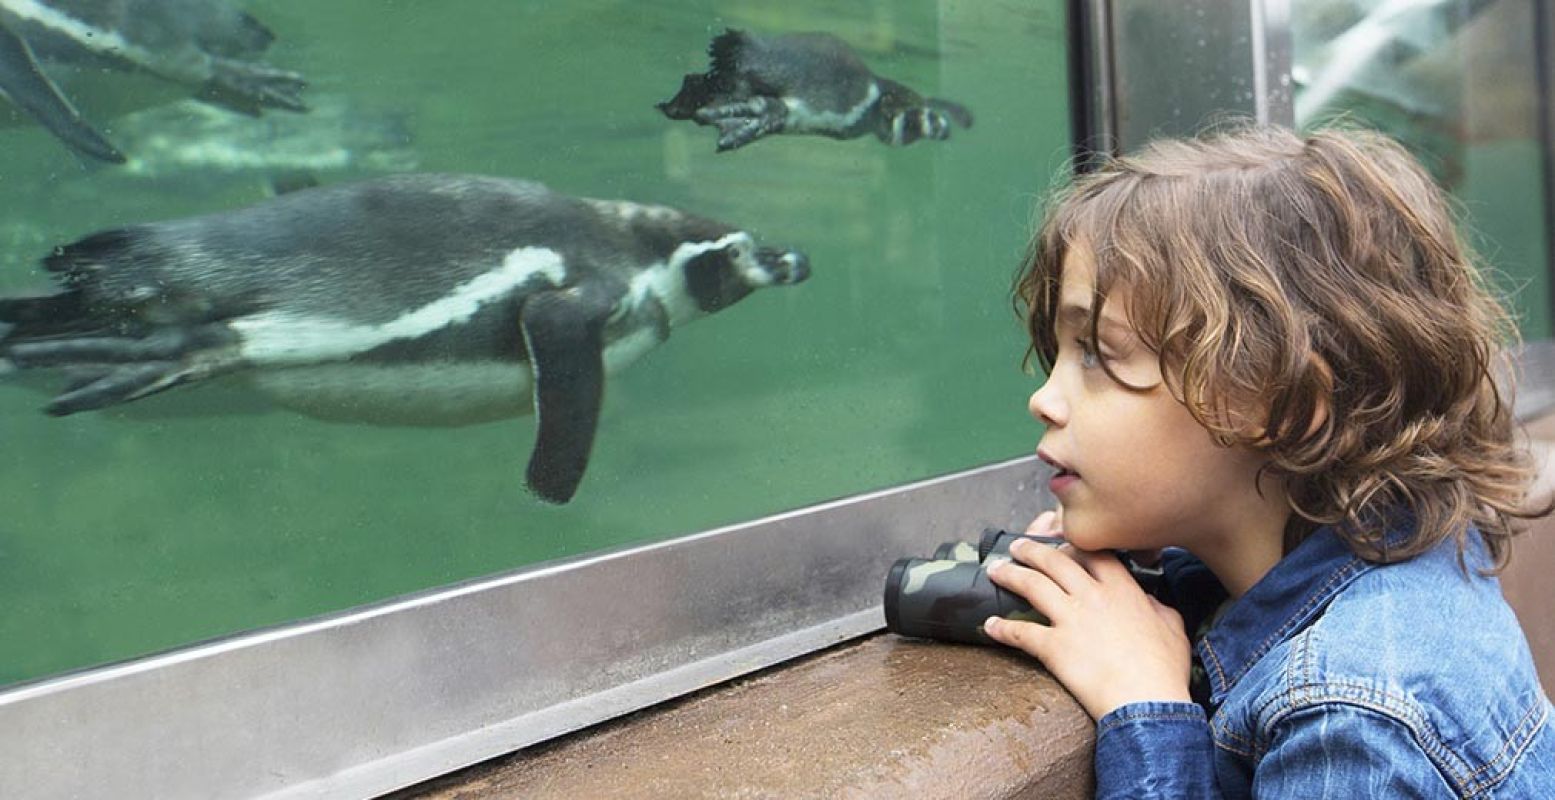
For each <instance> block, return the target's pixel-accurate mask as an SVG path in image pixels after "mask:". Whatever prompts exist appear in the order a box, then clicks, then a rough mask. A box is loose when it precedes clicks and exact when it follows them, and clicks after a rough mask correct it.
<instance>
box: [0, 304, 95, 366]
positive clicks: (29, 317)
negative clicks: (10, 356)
mask: <svg viewBox="0 0 1555 800" xmlns="http://www.w3.org/2000/svg"><path fill="white" fill-rule="evenodd" d="M0 325H4V326H5V330H4V331H3V332H0V354H3V353H4V352H5V349H6V348H7V346H8V345H12V344H15V343H17V342H23V341H28V340H36V339H47V338H51V337H55V336H64V335H69V334H73V333H81V332H85V331H89V330H92V329H95V328H96V327H98V326H97V325H96V324H94V323H92V322H91V321H90V320H89V319H88V318H87V313H86V303H85V301H84V300H83V298H82V297H81V292H80V291H79V290H76V289H67V290H65V291H62V292H56V293H54V294H46V295H32V296H20V297H0Z"/></svg>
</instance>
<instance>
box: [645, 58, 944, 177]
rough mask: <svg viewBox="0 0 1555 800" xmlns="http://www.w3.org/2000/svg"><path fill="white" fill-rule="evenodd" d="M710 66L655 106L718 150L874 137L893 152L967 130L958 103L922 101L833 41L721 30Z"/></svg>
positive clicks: (914, 93)
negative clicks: (714, 141) (778, 140)
mask: <svg viewBox="0 0 1555 800" xmlns="http://www.w3.org/2000/svg"><path fill="white" fill-rule="evenodd" d="M707 52H708V55H709V56H711V59H712V66H711V67H710V68H709V69H708V71H707V72H706V73H691V74H689V75H687V76H686V77H685V79H684V80H683V81H682V82H681V86H680V92H679V93H678V94H676V95H675V96H674V97H673V98H671V99H669V100H667V101H665V102H663V103H659V104H658V109H659V110H660V111H663V112H664V115H665V116H667V117H669V118H670V119H689V120H695V121H696V123H697V124H698V125H716V126H717V127H718V151H719V152H723V151H725V150H734V149H737V148H740V147H744V146H745V145H747V144H750V143H751V142H754V141H756V140H757V139H760V138H761V137H763V136H766V135H768V134H774V133H810V134H818V135H821V136H830V137H832V138H833V139H853V138H856V137H859V136H863V135H864V134H866V133H873V134H875V136H876V137H878V138H879V139H880V141H882V142H885V143H886V144H892V145H906V144H912V143H913V142H916V141H918V140H919V139H945V138H948V137H949V136H950V130H951V123H952V122H954V123H955V124H957V125H960V126H961V127H963V128H970V127H972V112H970V111H968V110H967V109H966V107H965V106H962V105H960V104H959V103H953V102H951V101H949V100H938V99H934V98H928V99H925V98H924V97H923V96H922V95H919V94H918V93H917V92H915V91H913V90H912V89H909V88H907V87H906V86H903V85H902V84H900V83H897V82H896V81H893V80H890V79H887V78H881V77H878V76H876V75H875V74H874V73H872V72H870V71H869V68H868V67H866V66H865V65H864V62H863V61H862V60H860V59H859V57H858V55H857V54H855V53H854V52H853V50H852V49H851V48H849V47H848V44H847V43H846V42H844V41H842V40H841V39H838V38H837V37H835V36H832V35H831V34H826V33H796V34H788V35H783V36H760V35H756V34H752V33H745V32H743V31H737V30H727V31H724V32H723V33H722V34H720V35H718V36H717V37H715V38H714V39H713V41H712V43H711V44H710V45H708V48H707Z"/></svg>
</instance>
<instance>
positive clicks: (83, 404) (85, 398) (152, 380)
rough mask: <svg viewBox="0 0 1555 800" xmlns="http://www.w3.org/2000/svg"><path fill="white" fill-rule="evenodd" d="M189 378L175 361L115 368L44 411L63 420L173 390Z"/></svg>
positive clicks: (83, 382) (60, 396)
mask: <svg viewBox="0 0 1555 800" xmlns="http://www.w3.org/2000/svg"><path fill="white" fill-rule="evenodd" d="M189 377H190V376H189V374H188V372H187V371H186V370H184V369H183V365H182V364H180V363H179V362H176V361H152V362H146V363H140V364H127V365H124V366H119V367H114V368H112V369H110V370H107V371H103V372H98V373H96V374H91V375H88V377H86V378H84V379H82V380H80V381H78V382H77V383H76V384H74V385H73V386H71V387H70V388H68V389H66V390H65V391H63V392H60V393H59V394H58V395H56V396H55V397H54V399H52V400H50V401H49V403H48V405H46V406H44V407H43V411H44V413H46V414H48V415H49V416H51V417H64V416H68V415H70V414H74V413H76V412H79V411H93V410H96V409H99V408H106V407H108V406H111V405H116V404H118V403H127V402H129V401H131V400H138V399H140V398H142V397H145V396H147V395H150V394H156V393H157V392H160V391H164V390H167V389H171V388H173V387H174V386H177V385H179V384H181V383H184V382H186V381H187V380H188V379H189Z"/></svg>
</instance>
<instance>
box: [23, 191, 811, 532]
mask: <svg viewBox="0 0 1555 800" xmlns="http://www.w3.org/2000/svg"><path fill="white" fill-rule="evenodd" d="M43 266H44V267H45V268H46V269H47V270H48V271H50V272H52V273H54V274H55V276H56V278H57V280H58V282H59V284H60V287H59V288H58V289H57V290H56V291H54V292H52V293H47V294H42V295H33V296H5V297H0V373H4V372H7V371H10V372H16V373H28V372H31V371H33V370H45V371H46V370H57V371H60V372H63V373H64V375H65V377H66V378H67V380H68V385H67V386H66V388H65V389H64V390H63V391H61V392H60V393H59V394H57V395H56V396H55V397H54V398H53V399H52V401H50V402H49V404H48V405H47V407H46V409H45V410H46V411H47V412H48V413H49V414H51V415H56V416H58V415H66V414H73V413H76V412H80V411H87V410H91V409H100V408H104V407H107V406H111V405H114V404H118V403H125V402H129V401H132V400H136V399H139V398H142V397H146V396H148V395H151V394H154V393H157V392H162V391H165V390H167V389H172V388H174V387H176V386H181V385H185V384H192V383H195V382H198V381H203V380H207V379H210V378H216V377H218V376H231V378H232V379H234V380H245V381H247V382H248V385H249V387H251V388H252V390H254V391H256V392H258V393H260V394H262V395H264V396H266V397H268V398H269V399H270V400H271V401H272V402H274V403H275V404H277V405H280V406H283V407H286V408H290V409H292V410H295V411H299V412H301V413H304V414H307V415H310V416H313V417H317V418H321V419H327V420H337V421H355V422H366V423H374V424H384V425H425V426H435V425H464V424H471V423H477V422H485V421H490V420H497V419H502V418H506V417H512V416H519V415H522V414H525V413H528V412H529V411H530V410H531V409H532V410H533V412H534V413H535V416H536V423H535V424H536V428H537V433H536V438H535V442H534V447H533V450H532V452H531V454H530V460H529V465H528V469H527V472H526V483H527V485H528V486H529V488H530V489H531V490H532V491H533V492H534V493H535V494H537V495H538V496H539V497H541V498H542V499H544V500H547V501H550V502H553V503H565V502H567V501H568V500H570V499H571V498H572V496H573V494H574V492H575V491H576V489H577V487H578V484H579V482H580V481H581V480H582V478H583V473H584V470H585V468H586V467H587V464H588V458H589V451H590V449H591V447H592V444H593V440H594V433H595V428H596V425H597V422H598V417H599V411H600V406H601V402H602V398H603V391H604V380H605V376H606V375H609V374H613V373H615V372H616V371H618V370H620V369H621V368H623V367H625V366H626V365H627V364H629V363H631V362H632V361H634V360H636V359H637V358H638V357H640V356H642V355H643V354H644V353H645V352H647V351H648V350H650V349H651V348H653V347H654V346H656V345H658V344H660V343H661V342H663V341H664V340H665V339H666V338H667V337H668V336H669V333H670V329H671V328H673V327H675V326H677V325H682V324H685V323H687V322H690V321H692V320H695V319H697V318H700V317H703V316H706V315H708V314H711V313H714V312H717V311H720V310H722V309H724V308H727V307H728V306H730V305H732V304H734V303H736V302H738V301H739V300H741V299H743V298H744V297H746V296H747V295H749V294H750V293H751V292H753V291H755V290H757V289H760V288H764V287H768V286H778V285H788V284H796V283H799V282H801V281H804V280H805V279H806V278H807V277H808V276H809V271H810V268H809V261H808V259H807V258H806V256H805V255H804V254H803V253H801V252H799V251H797V250H785V249H777V248H772V247H760V246H757V243H756V241H755V239H754V237H753V236H752V234H750V233H749V232H747V231H743V230H739V229H736V228H734V227H731V226H729V225H726V224H723V223H720V222H716V221H713V220H710V219H706V218H702V217H698V216H694V215H691V214H687V213H684V212H681V211H679V210H676V209H673V208H668V207H664V206H654V205H643V204H638V203H631V202H625V201H613V200H594V199H588V198H574V197H570V196H567V195H563V194H559V193H556V192H553V191H551V190H549V189H547V188H546V187H544V186H542V185H541V184H538V183H532V182H528V181H522V180H513V179H501V178H489V177H478V176H458V175H434V174H419V175H418V174H405V175H393V176H388V177H384V178H379V179H376V180H371V181H364V182H360V183H350V184H341V185H335V186H325V187H320V188H313V189H304V190H299V191H296V192H291V193H288V194H283V195H280V196H277V197H274V198H271V199H269V200H266V201H263V202H261V203H258V204H256V205H252V206H248V207H245V208H240V209H237V210H232V211H225V212H220V213H215V214H210V215H205V216H198V217H190V218H184V219H177V220H171V221H166V222H156V223H150V224H142V225H134V226H130V227H125V228H119V229H114V230H107V231H103V232H100V233H96V234H92V235H90V236H87V237H85V238H83V239H80V240H79V241H76V242H75V243H73V244H69V245H64V246H62V247H57V248H55V249H54V251H53V253H52V254H51V255H48V256H47V257H45V258H44V259H43ZM18 377H21V376H20V375H18Z"/></svg>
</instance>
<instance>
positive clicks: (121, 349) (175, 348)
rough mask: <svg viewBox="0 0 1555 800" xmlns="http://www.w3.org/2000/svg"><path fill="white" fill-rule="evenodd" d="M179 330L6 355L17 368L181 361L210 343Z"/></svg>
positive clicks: (39, 344) (52, 344) (18, 349)
mask: <svg viewBox="0 0 1555 800" xmlns="http://www.w3.org/2000/svg"><path fill="white" fill-rule="evenodd" d="M198 338H199V337H196V336H193V335H191V334H189V333H187V332H185V331H183V330H179V329H171V328H168V329H162V330H158V331H156V332H154V333H152V334H150V335H148V336H144V337H139V338H136V337H130V336H65V337H60V338H54V339H40V340H33V341H19V342H15V343H11V344H7V345H6V346H5V348H4V351H3V355H4V356H5V357H6V359H8V360H9V361H10V362H11V363H12V364H14V365H15V366H16V367H17V368H18V369H32V368H47V367H68V366H71V365H80V364H130V363H136V362H145V361H166V360H170V359H180V358H182V357H183V356H185V355H187V354H189V353H191V352H194V351H195V350H198V349H201V348H202V347H203V346H205V345H206V344H207V343H206V342H202V341H199V340H198Z"/></svg>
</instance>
